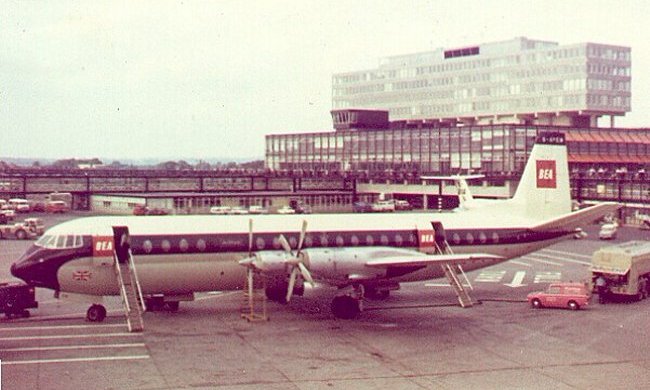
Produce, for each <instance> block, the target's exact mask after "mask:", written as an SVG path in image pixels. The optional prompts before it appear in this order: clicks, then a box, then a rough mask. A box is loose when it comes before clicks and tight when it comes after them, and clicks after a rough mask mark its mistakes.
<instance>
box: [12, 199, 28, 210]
mask: <svg viewBox="0 0 650 390" xmlns="http://www.w3.org/2000/svg"><path fill="white" fill-rule="evenodd" d="M9 208H10V209H12V210H15V211H16V212H17V213H28V212H29V211H30V210H31V206H30V205H29V201H28V200H27V199H19V198H13V199H9Z"/></svg>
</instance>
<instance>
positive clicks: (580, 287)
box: [528, 282, 591, 310]
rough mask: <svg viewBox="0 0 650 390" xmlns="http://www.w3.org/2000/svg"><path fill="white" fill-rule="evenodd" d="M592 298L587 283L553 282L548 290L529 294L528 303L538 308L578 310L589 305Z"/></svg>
mask: <svg viewBox="0 0 650 390" xmlns="http://www.w3.org/2000/svg"><path fill="white" fill-rule="evenodd" d="M590 298H591V294H590V293H589V290H588V286H587V284H586V283H571V282H570V283H551V284H550V285H549V286H548V288H547V289H546V291H538V292H533V293H530V294H528V303H530V305H531V306H532V307H534V308H536V309H540V308H542V307H557V308H565V309H571V310H578V309H580V308H581V307H585V306H587V305H588V304H589V299H590Z"/></svg>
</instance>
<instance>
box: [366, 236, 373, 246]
mask: <svg viewBox="0 0 650 390" xmlns="http://www.w3.org/2000/svg"><path fill="white" fill-rule="evenodd" d="M366 245H368V246H373V245H375V239H374V238H372V236H371V235H370V234H368V235H367V236H366Z"/></svg>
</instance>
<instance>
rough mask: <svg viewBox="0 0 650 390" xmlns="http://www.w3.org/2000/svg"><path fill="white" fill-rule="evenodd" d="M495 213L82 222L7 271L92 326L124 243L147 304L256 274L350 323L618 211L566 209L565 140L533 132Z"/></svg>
mask: <svg viewBox="0 0 650 390" xmlns="http://www.w3.org/2000/svg"><path fill="white" fill-rule="evenodd" d="M498 205H500V206H497V205H494V206H492V207H485V208H478V209H476V210H468V211H465V212H463V213H416V214H411V213H403V214H391V215H390V216H387V215H386V214H374V213H367V214H352V213H342V214H319V215H284V216H278V215H246V216H231V217H229V218H214V217H210V216H177V217H174V219H173V221H170V220H169V218H168V217H156V216H153V217H149V218H141V217H137V216H119V217H89V218H80V219H75V220H71V221H68V222H65V223H62V224H60V225H57V226H54V227H52V228H50V229H49V230H48V231H46V232H45V234H44V235H43V237H42V238H41V239H39V240H38V241H37V242H36V243H35V244H34V245H33V246H32V247H31V248H29V249H28V250H27V251H26V252H25V254H24V255H23V256H22V257H21V258H20V259H18V261H17V262H15V263H14V264H13V265H12V266H11V274H12V275H13V276H15V277H17V278H20V279H22V280H24V281H25V282H27V283H29V284H31V285H34V286H36V287H41V288H49V289H52V290H55V291H57V292H58V293H59V294H57V295H58V296H66V295H71V294H72V295H75V296H78V297H83V298H85V299H86V300H87V301H90V302H92V303H93V305H92V306H91V309H92V313H93V315H92V316H91V315H90V314H91V309H89V312H88V314H89V315H88V318H89V319H91V320H95V321H97V320H100V319H103V316H101V315H100V316H97V315H94V314H97V313H98V311H99V312H103V313H104V315H105V313H106V310H105V308H104V307H103V297H104V296H110V295H119V294H120V288H119V283H118V279H117V276H116V271H115V260H114V259H115V258H116V257H115V256H116V255H119V254H118V253H117V250H118V249H119V250H120V253H123V251H124V244H123V243H124V242H127V243H128V250H129V251H130V253H132V254H133V267H134V269H135V268H137V275H138V278H137V280H139V283H138V284H139V285H140V286H141V292H142V294H143V295H144V297H145V301H146V299H148V298H147V297H161V296H162V297H164V299H166V300H176V303H178V301H179V300H182V299H186V300H187V299H192V298H193V294H194V293H195V292H201V291H215V290H220V291H226V290H241V289H244V288H246V286H247V285H248V286H252V285H253V284H254V283H247V281H250V280H252V279H253V277H254V276H255V275H256V274H261V275H263V276H265V277H266V280H267V285H266V294H267V296H268V297H269V298H271V299H274V300H277V301H284V302H287V301H289V300H290V298H291V296H292V294H293V293H298V294H299V293H300V292H301V287H302V286H303V284H304V282H305V281H311V280H314V281H317V282H319V284H321V285H324V286H332V287H335V288H337V289H339V291H341V294H339V295H338V296H336V297H335V298H334V299H333V300H332V304H331V306H332V312H333V313H334V315H336V316H338V317H342V318H353V317H355V316H356V315H358V314H359V313H360V311H361V310H362V305H361V302H362V300H363V299H364V297H365V296H367V295H375V296H383V297H386V296H387V295H388V293H389V291H390V290H395V289H396V288H398V287H399V284H400V283H405V282H421V281H425V280H430V279H435V278H441V277H445V275H446V274H447V275H448V274H449V272H451V270H452V269H455V268H457V267H458V266H462V268H463V269H464V270H465V272H469V271H472V270H476V269H480V268H484V267H489V266H491V265H494V264H498V263H501V262H503V261H506V260H508V259H511V258H516V257H519V256H522V255H525V254H527V253H530V252H534V251H536V250H539V249H541V248H544V247H547V246H549V245H551V244H554V243H556V242H558V241H560V240H563V239H565V238H569V237H571V236H572V235H573V234H574V232H575V229H576V228H577V227H579V226H582V225H583V224H585V223H588V222H590V221H594V220H597V219H599V218H602V216H604V215H606V214H608V213H611V212H613V211H615V210H616V209H618V207H619V205H618V204H617V203H611V202H604V203H599V204H597V205H595V206H592V207H588V208H584V209H581V210H579V211H575V212H572V211H571V198H570V188H569V172H568V164H567V149H566V145H565V141H564V136H563V135H562V134H561V133H551V134H546V133H545V134H540V136H539V137H538V140H537V143H536V144H535V146H534V147H533V149H532V152H531V155H530V158H529V160H528V162H527V164H526V168H525V170H524V173H523V175H522V178H521V181H520V183H519V187H518V189H517V191H516V193H515V196H514V197H513V198H512V199H510V200H507V201H503V202H499V203H498ZM124 228H128V231H129V235H130V236H129V237H130V238H128V239H125V236H124V235H120V236H118V237H120V241H116V240H115V238H114V234H115V235H116V236H117V231H118V230H119V229H124ZM116 242H117V244H118V245H119V246H116ZM114 249H115V250H114ZM451 250H453V253H452V252H451ZM456 285H457V286H461V285H460V284H458V283H457V284H456ZM460 289H461V290H462V286H461V287H460ZM252 296H253V294H252V293H249V297H252ZM468 298H469V297H468ZM251 299H252V298H251ZM459 302H461V304H462V303H463V302H462V300H461V295H460V293H459ZM470 302H471V301H470ZM175 307H178V305H176V306H175ZM102 309H103V310H102Z"/></svg>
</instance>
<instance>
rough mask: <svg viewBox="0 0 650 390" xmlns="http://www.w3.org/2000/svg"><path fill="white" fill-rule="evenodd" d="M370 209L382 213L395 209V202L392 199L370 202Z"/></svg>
mask: <svg viewBox="0 0 650 390" xmlns="http://www.w3.org/2000/svg"><path fill="white" fill-rule="evenodd" d="M372 211H374V212H378V213H383V212H393V211H395V203H394V202H393V201H392V200H380V201H378V202H375V203H373V204H372Z"/></svg>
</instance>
